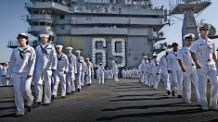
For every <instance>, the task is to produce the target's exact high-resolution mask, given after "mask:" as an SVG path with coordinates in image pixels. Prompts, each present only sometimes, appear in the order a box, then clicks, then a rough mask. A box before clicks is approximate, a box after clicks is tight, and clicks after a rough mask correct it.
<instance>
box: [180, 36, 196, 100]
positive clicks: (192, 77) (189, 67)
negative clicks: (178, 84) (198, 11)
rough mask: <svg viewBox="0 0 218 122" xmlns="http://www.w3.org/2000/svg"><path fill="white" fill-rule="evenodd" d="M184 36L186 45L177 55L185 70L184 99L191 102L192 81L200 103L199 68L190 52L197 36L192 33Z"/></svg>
mask: <svg viewBox="0 0 218 122" xmlns="http://www.w3.org/2000/svg"><path fill="white" fill-rule="evenodd" d="M183 38H184V39H185V47H183V48H182V49H180V50H179V52H178V55H177V59H178V61H179V64H180V67H181V69H182V71H183V81H184V83H183V85H184V88H183V90H184V91H183V99H184V100H185V102H186V103H188V104H191V83H192V84H193V86H194V88H195V94H196V99H197V103H198V104H200V97H199V90H198V76H197V70H196V66H195V64H194V61H193V60H192V57H191V53H190V47H191V45H192V39H193V38H195V35H194V34H192V33H188V34H186V35H184V37H183Z"/></svg>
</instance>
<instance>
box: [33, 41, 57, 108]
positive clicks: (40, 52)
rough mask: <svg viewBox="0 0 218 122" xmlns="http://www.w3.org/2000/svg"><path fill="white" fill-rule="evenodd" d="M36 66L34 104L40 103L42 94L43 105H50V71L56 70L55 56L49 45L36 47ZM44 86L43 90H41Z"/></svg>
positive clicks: (51, 46)
mask: <svg viewBox="0 0 218 122" xmlns="http://www.w3.org/2000/svg"><path fill="white" fill-rule="evenodd" d="M35 50H36V65H35V75H34V83H35V92H36V102H37V103H40V102H42V96H43V93H44V103H45V104H50V102H51V94H52V91H51V79H52V70H56V69H57V54H56V51H55V48H54V46H53V45H51V44H47V45H43V44H40V45H38V46H37V47H36V49H35ZM43 84H44V90H43Z"/></svg>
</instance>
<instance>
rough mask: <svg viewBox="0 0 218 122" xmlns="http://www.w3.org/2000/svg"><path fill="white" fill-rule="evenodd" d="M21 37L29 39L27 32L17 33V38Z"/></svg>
mask: <svg viewBox="0 0 218 122" xmlns="http://www.w3.org/2000/svg"><path fill="white" fill-rule="evenodd" d="M20 37H24V38H26V39H28V36H27V34H26V33H19V34H18V35H17V39H19V38H20Z"/></svg>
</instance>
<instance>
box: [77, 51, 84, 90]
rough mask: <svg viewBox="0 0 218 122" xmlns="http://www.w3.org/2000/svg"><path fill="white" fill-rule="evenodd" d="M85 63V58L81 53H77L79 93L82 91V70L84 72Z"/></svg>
mask: <svg viewBox="0 0 218 122" xmlns="http://www.w3.org/2000/svg"><path fill="white" fill-rule="evenodd" d="M83 62H84V58H83V57H82V56H81V51H80V50H77V51H76V64H77V74H76V81H77V91H78V92H80V91H81V89H82V81H81V80H82V70H83Z"/></svg>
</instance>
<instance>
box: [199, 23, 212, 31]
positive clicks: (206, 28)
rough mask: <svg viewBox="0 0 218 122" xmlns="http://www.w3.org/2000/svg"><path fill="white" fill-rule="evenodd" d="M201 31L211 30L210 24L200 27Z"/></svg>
mask: <svg viewBox="0 0 218 122" xmlns="http://www.w3.org/2000/svg"><path fill="white" fill-rule="evenodd" d="M199 30H210V24H207V23H204V24H202V25H200V26H199Z"/></svg>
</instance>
